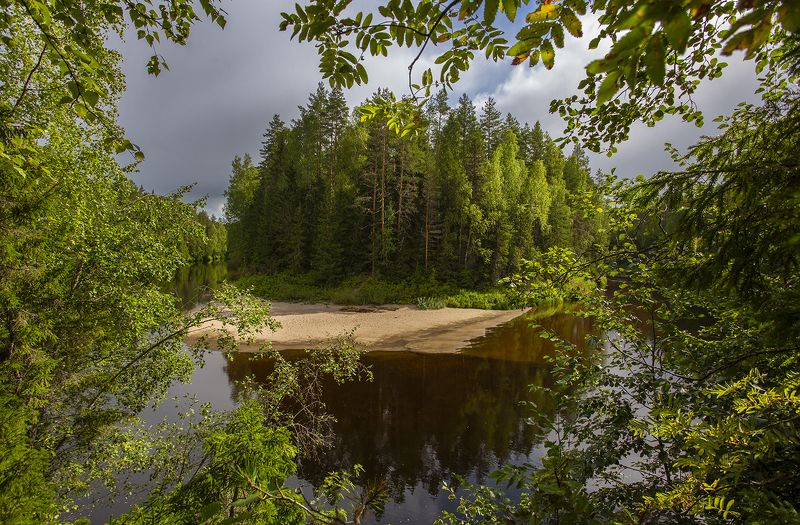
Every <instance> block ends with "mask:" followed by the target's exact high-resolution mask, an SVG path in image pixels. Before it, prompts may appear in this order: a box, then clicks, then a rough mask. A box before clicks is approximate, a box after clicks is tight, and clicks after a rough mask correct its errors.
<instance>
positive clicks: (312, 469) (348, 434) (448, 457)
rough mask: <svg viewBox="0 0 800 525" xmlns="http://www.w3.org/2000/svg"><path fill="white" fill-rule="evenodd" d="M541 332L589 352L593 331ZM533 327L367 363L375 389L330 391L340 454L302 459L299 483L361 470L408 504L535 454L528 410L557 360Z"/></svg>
mask: <svg viewBox="0 0 800 525" xmlns="http://www.w3.org/2000/svg"><path fill="white" fill-rule="evenodd" d="M537 322H538V324H541V325H544V326H546V327H547V328H548V329H550V330H553V331H555V332H557V333H559V334H560V335H562V336H564V337H567V338H569V339H571V340H572V341H575V342H576V343H578V344H579V348H580V347H581V346H582V345H581V343H582V341H583V338H584V336H585V335H586V334H587V333H588V331H589V329H590V327H589V326H588V324H587V323H586V322H584V321H583V320H580V319H577V320H576V319H575V318H574V317H571V316H566V315H556V316H553V317H552V318H548V319H543V320H539V321H537ZM530 324H531V321H530V318H527V319H526V318H521V319H517V320H515V321H512V322H511V323H509V324H508V325H505V326H503V327H500V328H498V329H496V330H494V331H493V332H492V333H490V334H489V335H488V336H487V337H485V338H482V339H481V340H479V341H478V342H477V343H476V344H475V345H474V346H472V347H471V348H469V349H467V350H465V351H464V352H463V353H461V354H444V355H435V354H410V353H406V352H396V353H395V352H374V353H369V354H367V355H366V356H365V357H364V359H365V362H366V363H367V364H368V365H370V366H371V367H372V371H373V374H374V377H375V379H374V381H373V382H372V383H348V384H344V385H336V384H335V383H334V382H333V381H328V382H327V384H326V385H325V393H324V402H325V404H326V405H327V409H328V410H329V411H330V413H331V414H333V415H334V416H335V417H336V419H337V422H336V423H335V424H334V431H335V436H334V438H333V446H332V447H331V448H330V449H328V450H325V451H322V453H321V454H320V456H319V457H318V458H314V459H313V460H311V459H301V461H300V465H299V472H298V474H299V476H300V477H301V478H303V479H306V480H308V481H309V482H311V483H313V484H315V485H318V484H319V483H321V482H322V480H323V478H324V477H325V475H326V474H327V473H328V472H331V471H336V470H340V469H343V468H349V467H350V466H352V465H353V464H356V463H358V464H361V465H363V466H364V467H365V469H366V473H367V475H368V476H369V477H372V478H382V479H385V480H386V481H387V482H388V487H389V491H390V496H391V497H392V499H393V500H394V501H395V502H398V503H399V502H401V501H402V498H403V493H404V490H405V489H407V488H412V487H414V486H416V485H417V483H421V484H422V486H424V487H425V488H426V490H428V491H429V492H430V493H431V494H434V495H435V494H436V493H437V492H438V491H439V488H440V487H441V484H442V481H444V480H447V481H448V482H453V481H454V480H453V475H454V474H457V475H461V476H466V475H469V474H474V475H475V477H476V478H477V479H478V480H479V481H481V480H483V479H484V478H485V477H486V476H487V475H488V474H489V473H490V472H491V471H492V470H493V469H495V468H496V467H497V465H498V464H501V463H504V462H507V461H509V459H510V458H511V456H512V454H513V455H527V454H529V453H530V452H531V450H532V449H533V447H534V446H535V445H536V444H537V443H538V436H537V435H536V433H535V430H534V429H533V428H532V427H531V426H529V425H527V424H526V423H525V419H526V417H527V416H529V415H530V414H529V413H528V410H529V409H528V408H526V407H524V406H521V405H520V402H521V401H532V400H534V399H533V395H532V394H531V393H530V391H529V385H538V386H543V385H545V386H546V385H547V384H548V383H549V381H550V375H549V370H548V368H547V366H546V364H545V361H544V360H543V357H544V356H545V355H548V354H552V344H551V343H550V342H549V341H545V340H543V339H541V338H539V337H537V336H536V332H537V330H536V329H533V328H531V326H530ZM269 369H270V365H269V363H268V362H266V361H263V360H260V361H255V362H251V361H249V360H248V359H247V356H243V355H238V356H235V358H234V359H233V360H232V361H231V362H229V363H228V364H227V365H226V372H227V374H228V376H229V378H230V379H231V380H232V381H233V380H236V379H242V378H243V377H245V376H247V375H250V374H253V375H254V376H255V377H256V378H257V379H258V380H261V381H264V380H265V379H266V377H267V375H268V374H269ZM234 389H235V387H234ZM234 393H235V392H234Z"/></svg>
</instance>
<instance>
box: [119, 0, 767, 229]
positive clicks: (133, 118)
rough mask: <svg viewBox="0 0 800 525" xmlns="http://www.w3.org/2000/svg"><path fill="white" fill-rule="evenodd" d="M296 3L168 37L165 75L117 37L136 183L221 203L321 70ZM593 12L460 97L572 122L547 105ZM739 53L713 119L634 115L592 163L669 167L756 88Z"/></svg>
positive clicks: (363, 94) (574, 74)
mask: <svg viewBox="0 0 800 525" xmlns="http://www.w3.org/2000/svg"><path fill="white" fill-rule="evenodd" d="M290 5H291V3H290V2H287V3H285V4H282V3H279V2H263V1H258V0H241V1H237V2H235V3H233V4H231V5H230V6H229V7H228V8H227V9H228V12H229V17H228V25H227V27H226V29H225V30H224V31H223V30H220V29H219V28H217V27H216V26H213V25H211V24H209V23H201V24H197V25H196V27H195V28H194V29H193V31H192V35H191V37H190V38H189V43H188V45H187V46H185V47H180V46H162V47H161V48H160V49H159V52H160V53H161V54H163V55H164V56H165V57H166V59H167V61H168V62H169V66H170V70H169V71H165V72H164V73H163V74H162V75H161V76H159V77H158V78H154V77H151V76H148V75H147V74H146V72H145V64H146V62H147V58H148V57H149V54H150V50H149V49H148V48H147V46H146V45H144V44H143V43H142V42H139V41H136V40H135V39H133V38H131V39H129V41H128V42H126V43H122V44H119V46H118V47H119V49H120V50H121V51H122V53H123V56H124V57H125V63H124V71H125V73H126V76H127V85H128V89H127V92H126V93H125V95H124V96H123V98H122V101H121V104H120V121H121V123H122V125H123V126H125V128H126V129H127V132H128V136H129V137H130V138H131V140H133V141H134V142H135V143H137V144H138V145H139V146H141V147H142V149H143V150H144V151H145V154H146V155H147V158H146V160H145V161H144V162H143V163H142V164H141V165H140V167H139V170H140V172H139V173H137V174H134V176H133V178H134V180H135V181H136V182H137V183H139V184H142V185H143V186H144V187H145V188H146V189H148V190H153V191H156V192H159V193H168V192H170V191H173V190H175V189H176V188H177V187H179V186H182V185H186V184H192V183H194V184H196V186H195V188H194V190H193V192H192V194H191V196H192V197H201V196H208V197H209V201H208V205H207V208H208V210H209V211H211V212H212V213H215V214H220V212H221V209H222V200H223V199H222V193H223V191H224V190H225V187H226V186H227V182H228V175H229V173H230V163H231V160H232V159H233V157H234V155H242V154H244V153H250V154H251V155H254V156H255V155H257V152H258V149H259V143H260V140H261V135H262V133H263V131H264V128H265V126H266V124H267V123H268V122H269V120H270V118H271V117H272V115H273V114H275V113H278V114H280V115H282V116H283V118H284V120H285V121H287V122H288V121H289V120H291V119H292V118H294V117H296V116H297V106H298V105H302V104H305V103H306V101H307V98H308V94H309V93H310V92H311V91H313V90H314V89H315V87H316V84H317V82H318V81H319V73H318V71H317V55H316V51H315V50H314V48H313V47H312V46H310V45H308V44H298V43H297V42H290V41H289V35H288V34H287V33H281V32H279V31H278V30H277V26H278V23H279V21H280V16H279V13H280V11H281V10H283V9H286V8H287V6H290ZM584 23H585V27H586V33H587V35H588V36H587V37H585V38H583V39H581V40H579V41H575V40H570V41H569V42H568V43H567V46H566V48H565V49H564V50H561V51H560V52H559V54H558V55H557V58H556V67H555V68H554V70H552V71H544V70H543V69H542V68H541V67H537V68H534V69H529V68H527V67H517V68H512V67H510V66H509V65H508V64H507V63H491V62H477V63H476V64H475V65H474V66H473V69H472V70H471V71H470V72H469V73H468V74H466V75H465V76H464V77H463V78H462V81H461V82H460V83H459V85H458V86H457V88H458V91H457V92H456V93H454V94H453V95H452V97H451V100H452V101H453V102H455V100H457V98H458V96H459V95H460V94H461V93H462V92H466V93H467V94H468V95H470V97H472V98H473V100H474V101H475V103H476V105H478V106H480V104H481V103H482V102H483V100H485V99H486V98H487V97H488V96H493V97H494V98H495V99H496V100H497V102H498V106H499V108H500V109H501V110H502V111H504V112H507V111H510V112H512V113H513V114H514V115H515V116H516V117H517V118H518V119H519V120H520V121H523V122H530V123H533V122H534V121H536V120H540V121H541V122H542V125H543V126H544V128H545V129H546V130H548V131H549V132H550V133H552V134H554V135H559V134H560V132H561V130H562V129H563V122H562V121H561V120H560V119H559V118H557V117H555V116H553V115H550V114H549V113H548V107H549V101H550V100H551V99H552V98H556V97H562V96H567V95H569V94H571V93H573V92H574V91H575V86H576V85H577V83H578V82H579V81H580V79H581V78H582V76H583V67H584V66H585V64H586V63H587V62H588V61H589V60H591V58H593V55H592V54H590V53H587V52H586V51H585V49H584V46H585V45H586V42H587V41H588V39H589V38H591V36H592V33H593V32H596V30H597V24H596V23H595V22H593V21H592V20H591V19H588V18H587V19H585V22H584ZM430 47H431V48H432V49H430V50H429V53H427V54H426V56H425V57H423V60H421V61H420V63H419V64H418V65H417V67H418V70H419V71H422V70H423V69H424V68H426V67H428V66H429V65H430V64H429V62H430V60H431V58H430V57H431V56H432V54H433V53H435V52H436V51H437V50H436V49H435V48H434V46H430ZM602 52H603V50H602V49H600V50H596V51H595V52H594V54H598V53H602ZM413 54H414V52H413V51H412V50H409V49H395V50H393V52H392V54H391V55H390V58H389V59H374V60H370V61H369V62H368V64H367V66H368V69H369V72H370V83H369V85H368V86H362V87H360V88H356V89H353V90H351V91H350V92H348V93H347V98H348V101H349V103H350V104H351V106H352V105H355V104H357V103H359V102H361V101H363V100H364V99H366V98H367V97H368V96H369V95H370V94H371V93H372V92H374V91H375V90H376V89H377V88H378V87H389V88H390V89H393V90H395V92H397V93H399V94H404V93H405V92H406V90H407V76H406V67H407V65H408V64H409V63H410V62H411V60H412V57H413ZM731 62H732V65H731V67H729V68H728V71H726V75H725V76H724V77H723V78H722V79H720V80H716V81H714V82H713V83H710V84H707V85H705V86H704V87H703V88H702V89H701V90H700V92H699V93H698V94H697V96H696V97H695V99H696V101H697V102H698V104H699V105H700V107H701V109H703V110H704V111H706V113H707V116H706V121H707V122H709V124H707V125H706V128H705V129H703V130H697V129H696V128H694V127H693V126H692V125H687V124H682V123H679V122H674V121H672V122H671V121H665V122H664V123H662V124H661V125H659V126H656V127H655V128H646V127H644V126H639V127H636V128H634V130H632V133H631V139H630V140H629V141H628V142H627V143H626V144H624V145H622V146H621V147H620V151H619V153H618V154H617V155H615V156H614V157H612V158H610V159H608V158H606V157H605V156H595V157H593V159H592V165H593V167H594V168H602V169H604V170H606V171H608V170H610V168H611V167H617V168H618V169H617V172H618V173H619V174H620V175H623V176H634V175H636V174H638V173H644V174H649V173H652V172H654V171H657V170H658V169H663V168H668V167H669V166H670V162H669V159H668V157H667V156H666V154H664V153H663V143H664V142H671V143H673V144H674V145H676V146H678V147H685V146H687V145H689V144H691V143H692V142H694V141H695V140H696V138H697V137H699V136H700V134H701V133H703V132H705V133H711V132H713V127H712V124H713V123H711V119H712V118H713V117H714V116H716V115H718V114H727V113H730V111H731V109H732V108H733V107H734V106H735V104H736V103H737V102H738V101H740V100H743V99H750V100H752V99H753V98H754V97H753V96H752V92H753V90H754V89H755V82H754V80H753V78H754V75H753V73H752V65H751V64H750V63H747V64H743V63H741V62H739V61H735V60H733V61H731Z"/></svg>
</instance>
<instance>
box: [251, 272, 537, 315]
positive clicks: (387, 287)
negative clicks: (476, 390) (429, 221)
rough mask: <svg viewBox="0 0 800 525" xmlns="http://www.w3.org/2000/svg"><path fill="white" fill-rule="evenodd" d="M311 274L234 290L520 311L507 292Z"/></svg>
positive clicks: (283, 297)
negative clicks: (320, 282) (329, 282)
mask: <svg viewBox="0 0 800 525" xmlns="http://www.w3.org/2000/svg"><path fill="white" fill-rule="evenodd" d="M314 282H315V278H314V276H313V275H311V274H306V275H295V274H285V273H284V274H274V275H251V276H244V277H241V278H239V279H238V280H237V281H236V286H238V287H239V288H241V289H243V290H249V291H251V292H252V293H253V294H255V295H257V296H259V297H264V298H268V299H270V300H274V301H302V302H327V301H330V302H333V303H335V304H343V305H361V304H377V305H380V304H392V303H394V304H414V305H416V306H418V307H419V308H422V309H438V308H444V307H445V306H450V307H452V308H481V309H492V310H506V309H513V308H517V307H519V306H520V305H521V304H522V303H520V302H519V301H518V300H517V299H518V296H517V294H509V292H508V291H507V290H506V289H502V288H500V289H491V290H487V291H477V290H463V289H459V288H458V287H455V286H453V285H450V284H446V283H439V282H436V281H432V280H430V279H406V280H403V281H399V282H396V281H394V282H393V281H385V280H380V279H375V278H372V277H369V276H361V277H352V278H349V279H346V280H344V281H342V282H341V283H339V284H338V285H335V286H329V287H323V286H317V285H315V284H314Z"/></svg>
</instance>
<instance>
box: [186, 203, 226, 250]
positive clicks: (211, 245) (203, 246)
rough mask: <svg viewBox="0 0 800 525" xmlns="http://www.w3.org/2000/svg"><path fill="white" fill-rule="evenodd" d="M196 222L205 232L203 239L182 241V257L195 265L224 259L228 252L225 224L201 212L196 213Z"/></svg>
mask: <svg viewBox="0 0 800 525" xmlns="http://www.w3.org/2000/svg"><path fill="white" fill-rule="evenodd" d="M197 221H198V222H199V223H200V225H201V226H202V228H203V229H204V230H205V237H200V238H186V239H184V244H183V247H182V248H183V249H182V252H183V253H184V255H186V256H187V258H189V259H190V260H192V261H193V262H195V263H201V262H212V261H221V260H223V259H225V254H226V252H227V251H228V230H227V228H226V227H225V224H224V223H223V222H222V221H220V220H219V219H217V218H216V217H214V216H209V215H208V213H206V212H205V211H202V210H201V211H200V212H198V213H197Z"/></svg>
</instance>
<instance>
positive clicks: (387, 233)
mask: <svg viewBox="0 0 800 525" xmlns="http://www.w3.org/2000/svg"><path fill="white" fill-rule="evenodd" d="M387 95H388V92H385V91H384V92H382V91H378V92H377V93H376V94H375V95H374V97H373V99H372V101H376V100H380V99H381V98H382V97H385V96H387ZM369 102H370V101H367V103H369ZM359 114H360V113H359V111H358V110H352V111H351V110H350V109H349V108H348V107H347V104H346V102H345V99H344V94H343V92H342V90H341V89H332V90H328V89H326V88H325V87H324V86H323V85H322V84H320V85H319V86H318V88H317V90H316V91H315V92H314V93H312V94H311V95H310V97H309V100H308V103H307V104H306V106H304V107H301V108H300V116H299V117H298V118H297V119H296V120H294V121H293V122H292V123H291V125H290V126H288V127H287V125H286V124H285V123H284V122H283V121H282V120H281V119H280V117H279V116H277V115H276V116H275V117H274V118H273V119H272V121H271V122H270V123H269V126H268V127H267V130H266V132H265V133H264V141H263V147H262V149H261V152H260V157H259V159H258V164H254V162H253V160H252V159H251V158H250V156H249V155H245V156H244V157H243V158H239V157H237V158H236V159H234V161H233V165H232V174H231V176H230V183H229V186H228V190H227V192H226V196H227V203H226V205H225V213H226V218H227V221H228V222H227V225H228V229H229V231H230V250H229V253H230V257H231V259H232V262H233V263H234V264H239V265H241V266H243V267H245V268H247V269H249V270H250V271H256V272H265V273H276V272H290V273H292V272H293V273H311V274H313V275H314V276H315V280H316V281H318V282H320V283H322V284H332V283H336V282H338V281H340V280H341V279H342V278H344V277H351V276H353V275H359V274H368V275H371V276H374V277H382V278H388V279H392V280H401V279H404V278H408V277H412V276H417V277H420V276H429V275H434V276H436V278H437V279H439V280H441V281H446V282H452V283H455V284H457V285H458V286H462V287H466V288H475V287H481V286H484V287H485V286H494V285H496V284H497V282H498V280H499V279H501V278H504V277H508V276H510V275H513V274H514V273H516V272H517V271H518V270H519V269H520V265H521V263H522V261H524V260H529V259H531V258H533V257H535V255H536V254H538V253H541V252H544V251H547V249H549V248H551V247H562V248H570V249H572V250H574V251H575V252H576V253H579V254H584V253H587V252H588V251H589V250H591V249H596V245H603V243H604V242H605V240H604V239H603V237H604V235H603V233H601V230H602V226H603V224H602V221H603V214H602V210H600V212H598V207H602V206H604V205H605V202H604V201H602V200H601V198H600V196H599V193H598V192H597V191H595V186H596V185H595V182H594V179H593V177H592V176H591V172H590V167H589V162H588V159H587V157H586V155H585V154H584V153H583V151H582V150H581V149H580V148H579V147H577V146H576V147H575V148H574V149H573V150H572V152H571V154H569V155H568V156H565V155H564V153H563V152H562V149H561V147H559V146H558V145H557V144H556V142H555V141H554V140H553V139H552V138H551V137H550V136H549V135H548V134H546V133H544V132H543V131H542V127H541V125H540V124H539V123H538V122H537V123H536V124H535V125H534V126H533V127H532V128H531V127H530V126H529V125H528V124H527V123H526V124H524V125H521V124H520V123H519V122H518V121H517V120H516V119H515V118H514V117H513V116H512V115H511V114H508V115H506V116H505V117H503V116H502V115H501V114H500V112H499V111H498V110H497V108H496V103H495V101H494V100H493V99H491V98H489V99H487V100H486V102H485V103H484V104H483V106H482V107H481V109H480V111H479V112H478V111H476V108H475V106H474V105H473V104H472V102H471V101H470V100H469V98H468V97H467V96H466V95H464V96H462V97H461V98H460V99H459V101H458V105H457V106H456V107H454V108H452V107H450V105H449V103H448V95H447V93H446V92H444V91H440V92H439V93H438V94H437V95H436V96H435V97H434V98H432V99H431V101H430V102H429V103H428V105H427V107H426V115H425V116H426V120H425V122H426V123H427V125H426V126H424V127H421V128H419V129H418V130H416V132H415V133H413V134H407V135H405V136H401V135H399V134H397V133H394V132H392V131H391V130H389V129H388V128H387V127H386V126H385V125H383V124H382V123H381V122H375V121H371V122H361V121H360V119H359V118H358V115H359ZM596 177H597V178H599V179H601V180H602V179H604V176H603V174H601V173H598V174H597V175H596ZM287 218H288V220H287Z"/></svg>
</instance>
